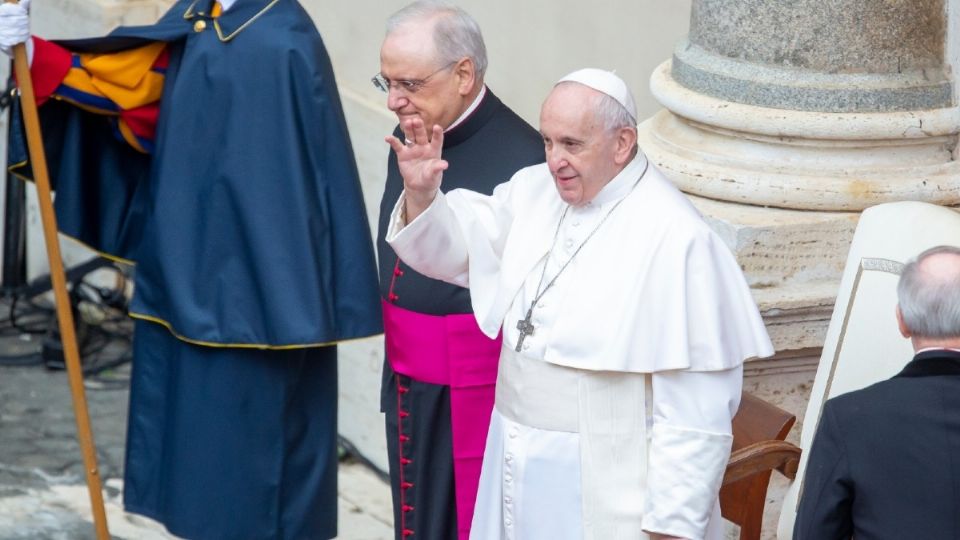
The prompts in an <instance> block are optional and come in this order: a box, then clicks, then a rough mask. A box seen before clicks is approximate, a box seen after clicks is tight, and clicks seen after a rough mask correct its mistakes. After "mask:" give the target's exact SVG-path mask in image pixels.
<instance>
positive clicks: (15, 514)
mask: <svg viewBox="0 0 960 540" xmlns="http://www.w3.org/2000/svg"><path fill="white" fill-rule="evenodd" d="M14 340H19V342H18V341H14ZM34 346H35V344H33V343H30V342H29V341H23V340H20V338H4V339H3V340H0V352H2V353H4V354H7V355H8V354H10V351H15V350H17V348H27V349H29V348H30V347H34ZM128 370H129V364H127V365H125V366H121V367H119V368H117V369H115V370H114V371H112V372H108V373H107V374H106V375H105V376H104V377H102V378H98V379H94V380H88V382H87V400H88V405H89V410H90V417H91V422H92V424H93V431H94V440H95V442H96V445H97V460H98V464H99V468H100V474H101V477H102V478H103V479H104V492H105V500H106V502H107V513H108V519H107V521H108V523H109V526H110V532H111V535H112V536H113V537H114V538H123V539H126V538H129V539H138V540H140V539H143V540H154V539H170V538H173V537H172V536H170V535H169V534H167V533H166V532H165V531H164V529H163V527H162V526H160V525H158V524H157V523H155V522H152V521H150V520H148V519H146V518H142V517H140V516H135V515H132V514H126V513H125V512H123V510H122V507H121V503H120V501H121V494H122V489H123V486H122V481H121V479H122V477H123V474H122V471H123V469H122V467H123V449H124V436H125V428H126V411H127V398H128V391H127V385H126V378H127V374H128ZM71 403H72V402H71V397H70V390H69V384H68V382H67V376H66V373H65V372H63V371H49V370H47V369H45V368H44V367H43V366H40V365H32V366H18V367H10V366H0V540H28V539H29V540H86V539H93V538H94V534H93V526H92V522H91V519H92V518H91V517H90V515H91V514H90V510H89V498H88V493H87V490H86V485H85V483H84V481H85V479H84V476H83V468H82V458H81V453H80V449H79V445H78V443H77V439H76V424H75V420H74V415H73V409H72V405H71ZM389 497H390V496H389V488H388V487H387V485H386V484H385V483H384V482H383V480H382V479H380V477H378V476H377V475H376V474H375V473H373V472H372V471H371V470H370V469H368V468H367V467H366V466H364V465H362V464H359V463H356V462H353V461H351V460H350V459H347V460H346V461H345V462H343V463H341V467H340V500H339V509H340V525H339V529H340V532H341V534H340V536H339V538H341V539H344V540H347V539H350V540H379V539H388V538H390V537H391V535H392V533H391V530H392V528H391V525H390V524H391V521H392V518H391V511H390V499H389Z"/></svg>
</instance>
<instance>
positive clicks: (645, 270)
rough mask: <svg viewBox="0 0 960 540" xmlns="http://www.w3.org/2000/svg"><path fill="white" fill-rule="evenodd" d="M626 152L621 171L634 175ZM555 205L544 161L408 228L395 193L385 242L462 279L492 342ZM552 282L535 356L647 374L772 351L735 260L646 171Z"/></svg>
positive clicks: (445, 198) (416, 262)
mask: <svg viewBox="0 0 960 540" xmlns="http://www.w3.org/2000/svg"><path fill="white" fill-rule="evenodd" d="M644 162H645V157H643V156H642V155H641V156H638V157H637V159H635V160H634V161H633V162H632V163H631V164H630V165H628V167H627V168H626V169H624V171H623V173H621V174H633V175H634V176H639V172H640V171H641V170H642V166H643V164H644ZM565 206H566V203H564V202H563V201H562V199H560V197H559V195H558V194H557V191H556V188H555V186H554V183H553V178H552V176H551V175H550V172H549V170H548V169H547V166H546V164H540V165H535V166H532V167H528V168H525V169H522V170H520V171H518V172H517V173H516V174H515V175H514V176H513V178H511V179H510V181H508V182H506V183H504V184H501V185H500V186H498V187H497V188H496V190H494V193H493V195H491V196H485V195H481V194H479V193H475V192H472V191H468V190H462V189H458V190H453V191H451V192H449V193H447V194H446V195H443V194H442V193H438V195H437V197H436V199H435V200H434V202H433V204H432V205H431V206H430V207H429V208H428V209H427V210H426V211H425V212H424V213H423V214H421V215H420V216H418V217H417V219H415V220H414V221H413V222H412V223H410V224H409V225H406V226H404V225H403V222H402V221H401V220H400V217H399V216H400V210H401V209H402V207H403V197H402V196H401V199H400V201H398V204H397V206H396V207H395V208H394V212H393V216H392V217H391V227H390V229H389V230H388V231H387V241H388V242H389V243H390V245H391V246H393V248H394V250H396V252H397V254H398V255H399V256H400V258H401V259H403V260H404V262H406V263H407V264H409V265H410V266H411V267H413V268H415V269H416V270H417V271H418V272H421V273H423V274H425V275H427V276H430V277H433V278H435V279H441V280H444V281H448V282H450V283H455V284H458V285H462V286H468V287H469V288H470V293H471V297H472V301H473V309H474V313H475V315H476V318H477V322H478V323H479V325H480V328H481V329H482V330H483V332H484V333H485V334H486V335H488V336H490V337H494V336H496V335H497V334H498V332H499V331H500V327H501V325H503V324H504V317H505V315H506V313H507V310H508V308H509V307H510V305H511V303H512V302H513V299H514V297H515V296H516V294H517V292H518V291H519V290H520V288H521V286H522V284H523V282H524V280H525V279H526V278H527V276H528V274H530V272H531V271H532V270H533V268H534V267H535V266H536V265H537V263H538V262H539V261H540V260H541V259H542V258H543V257H544V255H546V254H547V252H548V251H549V249H550V246H551V242H552V239H553V235H554V231H555V230H556V227H557V222H558V220H559V219H560V215H561V214H562V212H563V210H564V208H565ZM577 259H578V261H577V265H576V271H575V272H573V273H572V275H565V276H564V279H574V280H577V281H576V285H575V286H572V287H565V290H566V291H567V293H566V294H565V296H564V298H563V299H562V302H563V305H564V309H563V310H562V316H561V317H559V318H558V320H557V322H556V327H555V328H552V329H551V335H552V336H558V338H557V339H552V340H551V342H550V344H548V345H547V348H546V351H545V356H544V360H546V361H548V362H552V363H554V364H559V365H564V366H568V367H573V368H579V369H589V370H604V371H629V372H641V373H651V372H655V371H664V370H678V369H686V370H691V371H715V370H723V369H730V368H732V367H735V366H738V365H740V364H741V363H742V362H743V361H744V360H746V359H748V358H751V357H762V356H769V355H771V354H773V347H772V346H771V344H770V340H769V338H768V337H767V333H766V329H765V328H764V326H763V322H762V320H761V318H760V315H759V313H758V311H757V307H756V304H755V303H754V301H753V298H752V297H751V295H750V290H749V287H748V286H747V284H746V281H745V280H744V277H743V274H742V272H741V270H740V267H739V265H738V264H737V262H736V260H735V259H734V257H733V256H732V254H731V253H730V251H729V249H728V248H727V247H726V246H725V245H724V244H723V241H722V240H721V239H720V238H719V237H718V236H717V235H716V234H715V233H714V232H713V231H712V230H711V229H710V228H709V226H707V224H706V223H705V222H704V221H703V219H702V218H701V217H700V215H699V214H698V213H697V211H696V210H695V209H694V208H693V206H692V205H691V204H690V202H689V201H688V200H687V199H686V197H685V196H684V195H683V194H682V193H680V192H679V191H678V190H677V189H676V188H675V187H674V186H673V184H671V183H670V182H669V181H668V180H667V179H666V178H664V177H663V175H662V174H661V173H660V171H658V170H657V169H656V168H655V167H653V166H650V168H649V170H648V171H647V173H646V175H645V177H644V178H643V180H642V181H641V182H640V183H639V184H638V185H637V187H636V188H635V189H634V190H633V191H632V192H631V193H630V194H629V195H627V197H626V199H625V200H624V201H623V203H622V204H621V205H620V207H619V208H617V210H616V212H615V213H614V214H612V215H611V216H610V218H609V219H608V220H607V222H606V223H604V225H603V228H602V229H601V230H599V231H598V233H597V234H596V236H595V238H593V239H592V240H591V241H590V243H589V244H587V245H586V246H585V247H584V248H583V250H582V251H581V253H580V254H579V255H577Z"/></svg>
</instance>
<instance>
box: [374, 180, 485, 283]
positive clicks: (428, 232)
mask: <svg viewBox="0 0 960 540" xmlns="http://www.w3.org/2000/svg"><path fill="white" fill-rule="evenodd" d="M405 193H406V192H404V193H401V194H400V199H399V200H398V201H397V204H396V205H395V206H394V207H393V212H391V213H390V222H389V227H388V228H387V234H386V240H387V243H388V244H390V247H392V248H393V250H394V251H396V252H397V255H398V256H399V257H400V259H401V260H402V261H403V262H405V263H407V264H408V265H410V267H411V268H413V269H414V270H416V271H417V272H420V273H421V274H423V275H425V276H427V277H431V278H433V279H439V280H442V281H446V282H448V283H453V284H454V285H459V286H461V287H467V286H469V278H468V274H467V261H468V257H467V245H466V242H465V241H464V239H463V235H462V234H460V231H459V227H458V225H457V220H456V219H455V218H454V216H453V211H452V210H451V209H450V205H448V204H447V198H446V196H445V195H444V194H443V193H442V192H439V191H438V192H437V196H436V197H434V199H433V202H432V203H430V206H428V207H427V209H426V210H424V211H423V212H422V213H421V214H420V215H419V216H417V217H416V219H414V220H413V221H412V222H410V223H405V222H404V218H403V207H404V196H405Z"/></svg>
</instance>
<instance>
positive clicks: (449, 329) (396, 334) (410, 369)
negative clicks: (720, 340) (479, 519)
mask: <svg viewBox="0 0 960 540" xmlns="http://www.w3.org/2000/svg"><path fill="white" fill-rule="evenodd" d="M383 320H384V333H385V336H386V350H387V359H388V360H389V361H390V366H391V367H392V368H393V370H394V371H395V372H397V373H400V374H402V375H406V376H408V377H410V378H412V379H415V380H417V381H422V382H427V383H432V384H442V385H449V386H450V422H451V424H452V425H451V426H450V428H451V430H452V434H453V477H454V486H455V488H456V498H457V529H458V533H459V538H460V540H466V539H467V538H468V536H469V535H470V521H471V520H472V519H473V508H474V505H475V503H476V499H477V486H478V485H479V482H480V465H481V463H483V449H484V446H485V445H486V441H487V429H488V428H489V427H490V413H491V411H492V410H493V401H494V387H495V384H496V381H497V365H498V361H499V359H500V346H501V345H500V344H501V336H497V338H496V339H490V338H488V337H487V336H486V335H484V334H483V332H481V331H480V327H479V326H477V321H476V318H474V316H473V314H472V313H466V314H456V315H425V314H423V313H416V312H414V311H410V310H407V309H403V308H400V307H397V306H395V305H393V304H391V303H389V302H383ZM412 413H413V414H415V412H412Z"/></svg>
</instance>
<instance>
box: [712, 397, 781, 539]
mask: <svg viewBox="0 0 960 540" xmlns="http://www.w3.org/2000/svg"><path fill="white" fill-rule="evenodd" d="M796 420H797V418H796V416H794V415H792V414H790V413H788V412H787V411H784V410H783V409H781V408H779V407H777V406H775V405H772V404H770V403H767V402H766V401H763V400H762V399H760V398H758V397H755V396H753V395H751V394H748V393H746V392H744V393H743V396H742V397H741V400H740V409H739V410H738V411H737V415H736V416H735V417H734V418H733V449H732V452H731V454H730V462H729V463H728V464H727V471H726V473H725V474H724V476H723V485H722V487H721V488H720V510H721V513H722V514H723V517H724V518H726V519H728V520H730V521H732V522H733V523H736V524H737V525H739V526H740V540H759V539H760V528H761V526H762V524H763V508H764V506H765V504H766V500H767V486H768V485H769V483H770V473H771V472H772V471H773V470H777V471H779V472H780V473H781V474H783V475H784V476H786V477H787V478H789V479H791V480H792V479H793V478H794V477H796V475H797V466H798V465H799V463H800V448H798V447H796V446H795V445H793V444H790V443H788V442H785V441H784V439H786V437H787V433H789V431H790V428H791V427H793V424H794V422H796Z"/></svg>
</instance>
